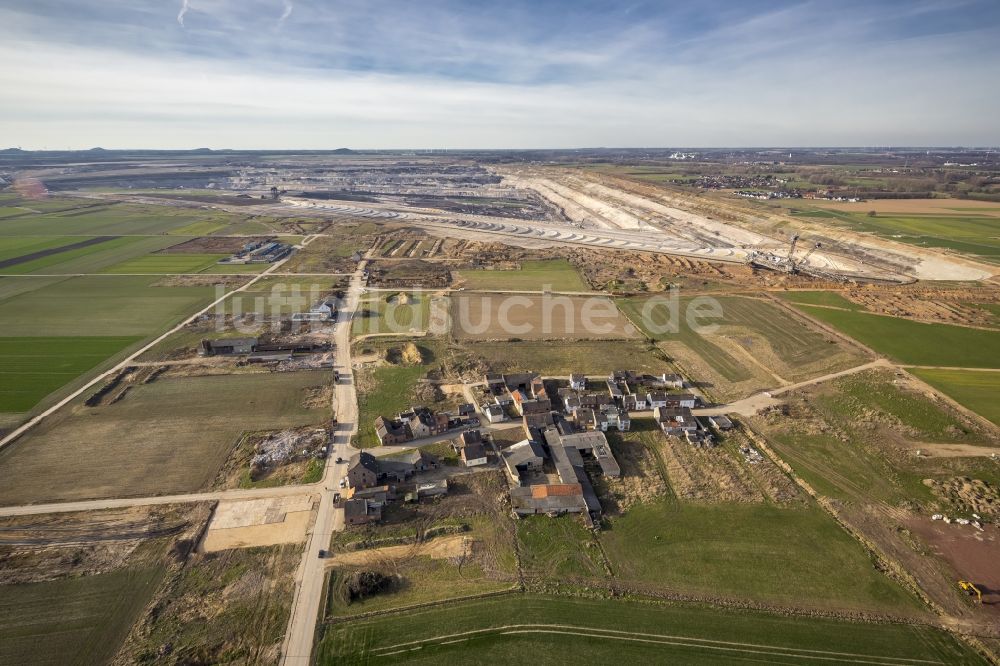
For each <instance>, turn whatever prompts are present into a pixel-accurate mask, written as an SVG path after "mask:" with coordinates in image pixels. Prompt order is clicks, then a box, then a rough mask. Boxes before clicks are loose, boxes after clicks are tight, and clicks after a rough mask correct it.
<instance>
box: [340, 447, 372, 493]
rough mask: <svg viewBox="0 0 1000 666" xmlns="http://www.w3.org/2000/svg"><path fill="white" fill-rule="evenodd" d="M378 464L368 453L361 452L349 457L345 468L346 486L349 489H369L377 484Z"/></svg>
mask: <svg viewBox="0 0 1000 666" xmlns="http://www.w3.org/2000/svg"><path fill="white" fill-rule="evenodd" d="M378 480H379V464H378V460H376V459H375V456H373V455H372V454H370V453H366V452H365V451H361V452H359V453H355V454H354V455H353V456H351V461H350V463H349V464H348V466H347V485H348V487H349V488H371V487H372V486H375V485H377V484H378Z"/></svg>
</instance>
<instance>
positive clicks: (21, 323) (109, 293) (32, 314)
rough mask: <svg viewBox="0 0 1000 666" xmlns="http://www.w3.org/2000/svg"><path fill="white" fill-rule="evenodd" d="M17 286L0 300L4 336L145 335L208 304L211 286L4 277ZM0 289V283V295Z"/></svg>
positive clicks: (100, 277)
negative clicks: (10, 294) (26, 284)
mask: <svg viewBox="0 0 1000 666" xmlns="http://www.w3.org/2000/svg"><path fill="white" fill-rule="evenodd" d="M9 279H10V280H12V281H13V282H11V283H7V282H3V283H0V284H4V285H6V284H14V285H23V284H25V283H22V282H20V281H21V280H27V281H28V283H29V284H30V285H31V286H32V287H34V289H30V290H25V289H23V288H22V289H21V290H19V292H18V293H15V294H14V295H12V296H10V297H9V298H5V299H4V300H2V301H0V308H2V311H3V322H4V330H3V334H4V335H8V336H31V335H46V336H61V335H71V336H78V335H86V336H90V335H95V336H133V335H139V336H145V335H150V334H152V333H155V332H156V331H159V330H162V329H164V328H166V327H167V326H168V325H169V324H171V323H175V322H177V321H179V320H180V319H181V318H182V315H184V314H186V313H190V312H193V311H194V310H195V309H196V308H198V307H199V306H200V307H204V306H205V305H207V304H208V303H210V302H211V299H212V296H213V294H214V293H215V289H214V288H212V287H158V286H155V283H156V282H157V280H158V279H159V278H157V277H155V276H148V277H132V276H117V275H92V276H89V275H88V276H83V277H73V278H70V279H67V280H62V281H58V282H46V281H44V280H41V279H35V278H28V277H25V278H16V279H15V278H9ZM2 289H3V287H0V295H2Z"/></svg>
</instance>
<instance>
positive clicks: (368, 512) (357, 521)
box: [343, 498, 382, 526]
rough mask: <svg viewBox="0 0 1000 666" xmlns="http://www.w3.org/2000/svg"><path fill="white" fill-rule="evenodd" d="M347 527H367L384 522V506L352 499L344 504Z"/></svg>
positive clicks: (365, 500)
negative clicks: (369, 524) (368, 524)
mask: <svg viewBox="0 0 1000 666" xmlns="http://www.w3.org/2000/svg"><path fill="white" fill-rule="evenodd" d="M343 509H344V523H345V524H346V525H349V526H350V525H365V524H367V523H374V522H378V521H379V520H382V506H381V505H379V504H376V503H375V502H372V501H370V500H367V499H361V498H352V499H349V500H347V501H346V502H344V503H343Z"/></svg>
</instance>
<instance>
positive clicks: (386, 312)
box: [351, 292, 431, 336]
mask: <svg viewBox="0 0 1000 666" xmlns="http://www.w3.org/2000/svg"><path fill="white" fill-rule="evenodd" d="M378 294H379V295H378V296H376V297H375V298H369V299H366V300H363V301H361V302H360V303H359V304H358V311H357V313H356V314H355V315H354V319H353V320H352V321H351V335H353V336H360V335H368V334H372V333H396V334H399V335H407V334H411V333H421V332H423V331H426V330H427V327H428V325H429V323H430V314H431V295H430V294H429V293H425V292H408V293H406V302H405V303H404V302H401V301H400V294H396V293H382V292H378Z"/></svg>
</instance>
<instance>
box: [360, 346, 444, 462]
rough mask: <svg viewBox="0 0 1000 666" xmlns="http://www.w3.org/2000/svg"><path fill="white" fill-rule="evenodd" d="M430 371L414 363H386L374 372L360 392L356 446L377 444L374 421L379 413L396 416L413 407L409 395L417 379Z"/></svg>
mask: <svg viewBox="0 0 1000 666" xmlns="http://www.w3.org/2000/svg"><path fill="white" fill-rule="evenodd" d="M426 374H427V368H426V367H424V366H422V365H414V366H384V367H381V368H375V369H374V370H373V371H371V377H370V379H368V380H366V381H365V384H368V382H370V385H369V386H366V387H365V388H364V390H361V389H362V386H361V382H359V387H358V388H359V391H358V434H357V437H356V441H355V446H361V447H366V446H377V445H378V438H377V437H376V436H375V424H374V421H375V419H376V418H377V417H379V416H395V415H396V414H398V413H399V412H401V411H403V410H404V409H406V408H407V407H410V406H411V405H410V396H411V395H412V394H413V390H414V388H415V387H416V385H417V381H418V380H420V379H421V378H422V377H423V376H424V375H426Z"/></svg>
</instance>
